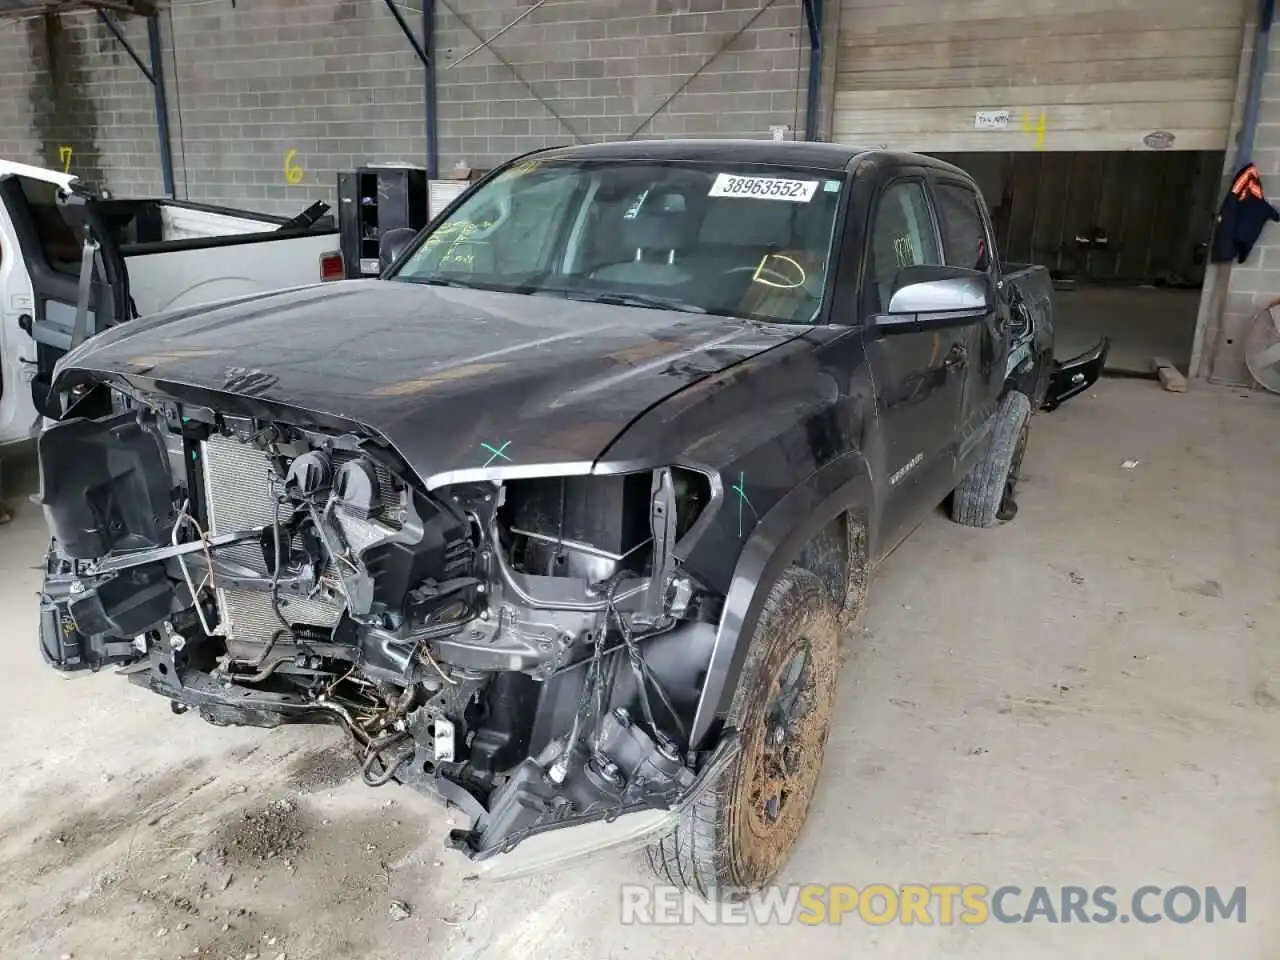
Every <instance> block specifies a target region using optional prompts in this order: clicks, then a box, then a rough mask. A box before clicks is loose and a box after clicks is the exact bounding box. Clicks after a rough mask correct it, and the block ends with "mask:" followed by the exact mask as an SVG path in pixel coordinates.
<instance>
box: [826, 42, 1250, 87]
mask: <svg viewBox="0 0 1280 960" xmlns="http://www.w3.org/2000/svg"><path fill="white" fill-rule="evenodd" d="M1239 67H1240V56H1239V52H1238V51H1237V52H1236V53H1233V54H1231V55H1230V56H1219V57H1200V56H1188V57H1159V58H1154V59H1149V60H1106V61H1102V62H1101V63H1092V62H1082V63H1056V62H1052V61H1045V62H1042V63H1038V64H1036V65H1035V66H1034V67H1033V68H1029V67H1028V66H1027V65H1025V64H1021V63H985V64H979V65H971V66H965V67H955V66H945V67H931V68H919V69H914V70H902V69H899V68H897V67H886V68H884V69H876V70H871V69H866V68H865V67H864V68H857V69H855V64H854V63H853V62H852V60H851V59H850V58H849V57H847V56H845V55H844V54H841V59H840V61H839V73H838V75H837V78H836V89H837V90H840V91H845V92H851V91H862V90H918V89H968V88H970V87H1024V86H1033V85H1035V86H1059V85H1063V84H1076V85H1088V84H1093V83H1129V82H1133V81H1139V80H1146V81H1174V82H1178V83H1182V82H1184V81H1189V80H1221V79H1223V78H1224V77H1230V78H1231V79H1233V80H1234V79H1235V78H1236V76H1237V73H1238V71H1239Z"/></svg>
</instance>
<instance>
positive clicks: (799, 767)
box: [648, 567, 839, 900]
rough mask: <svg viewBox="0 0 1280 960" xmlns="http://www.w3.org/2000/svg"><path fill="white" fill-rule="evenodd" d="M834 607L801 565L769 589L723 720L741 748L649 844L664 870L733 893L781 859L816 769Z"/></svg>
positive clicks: (749, 886)
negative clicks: (680, 816) (669, 827)
mask: <svg viewBox="0 0 1280 960" xmlns="http://www.w3.org/2000/svg"><path fill="white" fill-rule="evenodd" d="M837 616H838V611H837V609H836V605H835V603H833V602H832V599H831V595H830V592H829V591H828V590H827V589H826V588H825V587H824V586H823V584H822V581H821V580H819V579H818V578H817V577H816V576H814V575H813V574H812V573H810V572H809V571H807V570H804V569H801V568H800V567H788V568H787V569H786V570H785V571H783V573H782V576H781V577H779V578H778V580H777V582H776V583H775V584H774V585H773V587H772V589H770V591H769V597H768V599H767V600H766V602H765V606H764V611H763V612H762V614H761V617H760V621H759V622H758V623H757V625H756V629H755V632H754V634H753V635H752V637H751V646H750V647H749V648H748V650H747V662H746V664H745V665H744V666H743V670H742V675H741V677H740V679H739V681H738V687H737V690H736V691H735V692H734V697H733V704H732V707H731V709H730V714H729V717H728V722H727V725H728V726H730V727H733V728H735V729H737V730H738V731H739V734H740V736H741V737H742V750H741V752H740V753H739V754H738V756H737V757H736V758H735V759H734V761H733V763H732V765H731V766H730V767H729V768H728V769H727V770H726V771H725V772H724V774H723V775H722V776H721V778H720V780H719V781H718V782H717V783H715V784H713V785H711V786H710V787H709V788H708V789H707V790H706V791H705V792H704V793H703V794H702V795H701V796H700V797H699V798H698V799H697V800H696V801H695V802H694V803H693V804H692V806H691V808H690V809H689V810H688V811H687V812H686V813H685V815H684V817H683V819H682V820H681V822H680V823H679V825H678V826H677V827H676V828H675V830H673V831H672V832H671V833H670V834H668V835H667V836H666V837H664V838H663V839H662V840H660V841H659V842H658V843H656V844H654V845H653V846H651V847H650V848H649V851H648V855H649V865H650V866H651V867H652V868H653V870H654V872H655V873H656V874H657V875H658V878H659V879H660V880H663V881H665V882H668V883H672V884H675V885H677V886H681V887H684V888H686V889H688V890H692V891H693V892H695V893H697V894H699V895H700V896H703V897H706V898H707V899H712V900H731V899H737V898H740V897H742V896H745V895H746V894H749V893H751V892H752V891H754V890H758V889H759V888H760V887H762V886H763V885H764V884H766V883H768V882H769V881H770V880H771V879H772V878H773V877H774V876H775V875H776V874H777V872H778V871H779V870H780V869H781V868H782V867H783V865H784V864H785V863H786V862H787V860H788V859H789V857H790V856H791V851H792V849H793V848H794V847H795V844H796V840H797V839H798V838H799V836H800V829H801V827H802V826H803V825H804V821H805V816H806V814H807V813H808V810H809V802H810V800H811V799H812V798H813V794H814V791H815V789H816V787H817V784H818V774H819V772H820V771H821V769H822V755H823V751H824V750H825V748H826V743H827V732H828V730H829V728H830V724H831V711H832V708H833V706H834V704H835V693H836V674H837V673H838V671H839V657H838V653H837V649H838V634H839V628H838V626H837Z"/></svg>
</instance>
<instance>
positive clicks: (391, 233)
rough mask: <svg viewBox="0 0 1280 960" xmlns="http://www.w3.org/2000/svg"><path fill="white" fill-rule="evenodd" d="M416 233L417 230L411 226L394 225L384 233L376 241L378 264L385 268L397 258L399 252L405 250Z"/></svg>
mask: <svg viewBox="0 0 1280 960" xmlns="http://www.w3.org/2000/svg"><path fill="white" fill-rule="evenodd" d="M417 235H418V231H417V230H415V229H413V227H396V228H395V229H394V230H388V231H387V232H386V233H384V234H383V235H382V239H381V240H379V241H378V266H379V267H381V268H382V269H383V270H385V269H387V267H389V266H391V265H392V264H393V263H395V262H396V261H397V260H399V259H400V254H402V253H404V252H405V250H406V249H407V248H408V246H409V244H411V243H412V242H413V238H414V237H416V236H417Z"/></svg>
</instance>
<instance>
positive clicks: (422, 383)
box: [369, 363, 505, 397]
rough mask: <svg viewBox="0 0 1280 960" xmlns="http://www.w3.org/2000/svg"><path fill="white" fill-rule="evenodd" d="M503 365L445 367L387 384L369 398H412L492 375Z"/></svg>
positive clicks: (370, 394)
mask: <svg viewBox="0 0 1280 960" xmlns="http://www.w3.org/2000/svg"><path fill="white" fill-rule="evenodd" d="M503 366H505V364H502V363H464V364H461V365H459V366H456V367H446V368H445V369H443V370H440V371H439V372H437V373H432V374H428V375H427V376H425V377H415V378H414V379H412V380H401V381H399V382H397V383H387V384H383V385H382V386H380V387H378V388H376V389H374V390H371V391H370V392H369V396H371V397H412V396H414V395H415V394H419V393H427V392H428V391H430V390H432V389H433V388H435V387H438V386H440V385H441V384H445V383H456V382H457V381H459V380H470V379H471V378H473V377H481V376H484V374H486V373H492V372H493V371H494V370H499V369H501V368H502V367H503Z"/></svg>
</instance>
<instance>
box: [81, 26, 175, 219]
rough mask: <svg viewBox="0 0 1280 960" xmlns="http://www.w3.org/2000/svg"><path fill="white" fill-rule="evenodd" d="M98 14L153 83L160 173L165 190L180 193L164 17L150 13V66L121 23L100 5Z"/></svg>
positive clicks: (148, 39) (148, 40) (171, 194)
mask: <svg viewBox="0 0 1280 960" xmlns="http://www.w3.org/2000/svg"><path fill="white" fill-rule="evenodd" d="M97 14H98V19H99V20H101V21H102V22H103V24H104V25H105V26H106V28H107V29H108V30H110V31H111V35H112V36H114V37H115V38H116V40H117V41H118V42H119V43H120V46H122V47H124V52H125V53H127V54H128V55H129V59H130V60H132V61H133V62H134V63H135V64H137V65H138V69H139V70H141V71H142V75H143V76H144V77H146V78H147V82H148V83H150V84H151V90H152V94H153V96H154V98H155V108H156V129H157V132H158V134H159V137H160V176H161V178H162V179H163V180H164V191H165V193H167V194H168V195H169V196H170V197H175V196H177V194H176V192H175V190H174V183H173V148H172V147H171V146H170V144H169V102H168V100H167V98H166V97H165V91H164V58H163V56H162V54H161V50H160V21H159V19H157V18H156V17H155V16H150V17H147V55H148V57H149V58H150V60H151V65H150V66H148V65H147V64H145V63H143V62H142V58H141V57H140V56H138V51H137V50H135V49H133V44H131V43H130V42H129V38H128V37H126V36H125V35H124V33H123V32H121V30H120V26H119V24H117V23H116V22H115V21H114V20H113V19H111V17H109V16H107V14H106V12H105V11H103V10H102V9H98V10H97Z"/></svg>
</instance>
